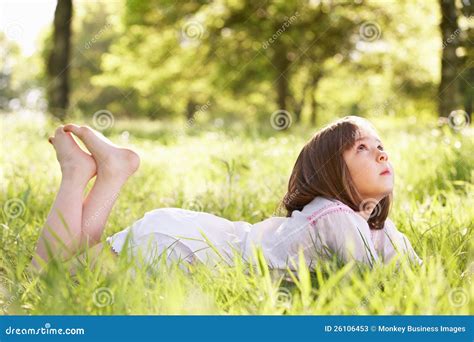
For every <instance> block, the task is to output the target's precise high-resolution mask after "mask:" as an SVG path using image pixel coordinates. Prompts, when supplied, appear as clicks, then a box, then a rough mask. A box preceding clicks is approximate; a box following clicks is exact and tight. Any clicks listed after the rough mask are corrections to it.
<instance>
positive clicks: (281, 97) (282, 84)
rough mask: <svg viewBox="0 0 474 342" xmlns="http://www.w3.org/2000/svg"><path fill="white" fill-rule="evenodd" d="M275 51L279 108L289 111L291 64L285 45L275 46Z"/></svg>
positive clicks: (274, 60)
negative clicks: (289, 68)
mask: <svg viewBox="0 0 474 342" xmlns="http://www.w3.org/2000/svg"><path fill="white" fill-rule="evenodd" d="M275 45H276V46H275V51H274V55H273V64H274V65H275V67H276V68H277V75H276V76H277V80H276V93H277V106H278V109H280V110H287V108H288V105H287V99H288V95H289V94H288V93H289V85H288V80H287V77H288V76H287V72H288V66H289V65H290V62H289V60H288V58H287V57H286V55H287V49H286V46H285V45H284V44H283V43H278V44H275Z"/></svg>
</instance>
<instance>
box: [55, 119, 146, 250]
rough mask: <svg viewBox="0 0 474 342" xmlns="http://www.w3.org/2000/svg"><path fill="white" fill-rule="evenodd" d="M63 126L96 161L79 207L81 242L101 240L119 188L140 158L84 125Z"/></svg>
mask: <svg viewBox="0 0 474 342" xmlns="http://www.w3.org/2000/svg"><path fill="white" fill-rule="evenodd" d="M64 130H65V131H66V132H72V133H74V135H76V136H77V137H78V138H79V139H81V140H82V141H83V142H84V145H85V146H86V147H87V149H88V150H89V151H90V152H91V153H92V157H93V158H94V160H95V162H96V165H97V179H96V181H95V183H94V186H93V187H92V189H91V191H90V192H89V194H88V196H87V198H86V200H85V201H84V206H83V211H82V229H83V239H84V241H83V243H87V244H88V245H90V246H93V245H95V244H97V243H98V242H99V241H100V238H101V236H102V232H103V230H104V228H105V223H106V222H107V218H108V216H109V214H110V211H111V210H112V207H113V205H114V203H115V201H116V199H117V197H118V195H119V192H120V189H121V188H122V186H123V185H124V183H125V182H126V181H127V179H128V178H129V177H130V176H131V175H132V174H133V173H134V172H135V171H136V170H137V169H138V167H139V165H140V158H139V157H138V155H137V154H136V153H135V152H133V151H132V150H130V149H127V148H122V147H119V146H116V145H115V144H113V143H112V142H111V141H110V140H108V139H107V138H105V137H104V136H103V135H102V134H100V133H99V132H96V131H94V130H93V129H91V128H89V127H87V126H77V125H73V124H69V125H66V126H65V127H64Z"/></svg>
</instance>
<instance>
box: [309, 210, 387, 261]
mask: <svg viewBox="0 0 474 342" xmlns="http://www.w3.org/2000/svg"><path fill="white" fill-rule="evenodd" d="M311 224H312V225H313V227H314V232H315V236H316V239H318V240H319V241H318V242H319V243H320V244H321V245H322V246H323V247H327V250H328V252H329V253H330V255H329V256H331V255H332V254H336V255H337V256H338V257H340V258H341V259H342V260H343V261H344V262H349V261H350V260H355V261H358V262H362V263H366V264H369V265H370V266H373V265H374V264H375V263H377V262H378V261H379V260H378V256H377V252H376V251H375V247H374V245H373V242H372V239H371V236H370V229H369V226H368V224H367V222H366V221H365V220H364V219H363V218H362V217H360V218H359V217H358V215H357V214H356V213H355V212H354V211H352V209H350V208H340V207H337V208H331V209H329V210H328V211H326V212H325V213H323V214H322V215H320V216H319V217H318V218H317V220H316V221H312V222H311Z"/></svg>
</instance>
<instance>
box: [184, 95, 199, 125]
mask: <svg viewBox="0 0 474 342" xmlns="http://www.w3.org/2000/svg"><path fill="white" fill-rule="evenodd" d="M196 106H197V103H196V102H194V100H192V99H189V100H188V104H187V105H186V120H187V121H188V122H194V114H195V113H196Z"/></svg>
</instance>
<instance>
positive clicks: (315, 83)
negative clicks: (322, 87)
mask: <svg viewBox="0 0 474 342" xmlns="http://www.w3.org/2000/svg"><path fill="white" fill-rule="evenodd" d="M322 77H323V73H322V72H319V73H317V74H316V75H314V76H313V78H312V82H311V88H310V91H309V94H310V97H311V124H312V125H313V126H316V118H317V114H318V100H317V98H316V90H317V89H318V84H319V81H320V80H321V78H322Z"/></svg>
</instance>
